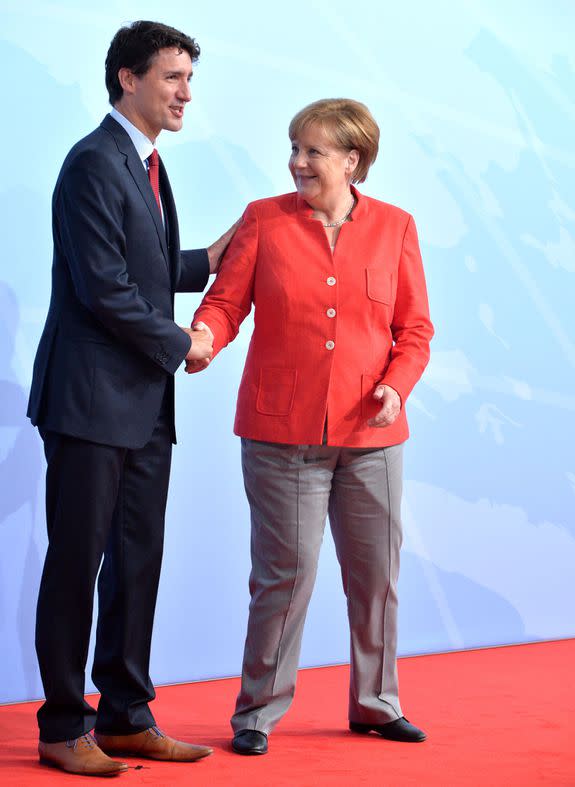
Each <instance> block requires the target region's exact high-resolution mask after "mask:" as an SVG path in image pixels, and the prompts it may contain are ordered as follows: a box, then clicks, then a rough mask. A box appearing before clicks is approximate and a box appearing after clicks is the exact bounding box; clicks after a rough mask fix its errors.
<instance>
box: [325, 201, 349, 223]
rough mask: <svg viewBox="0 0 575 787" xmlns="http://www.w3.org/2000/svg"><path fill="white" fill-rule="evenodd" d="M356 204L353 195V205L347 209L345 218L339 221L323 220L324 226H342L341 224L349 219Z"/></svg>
mask: <svg viewBox="0 0 575 787" xmlns="http://www.w3.org/2000/svg"><path fill="white" fill-rule="evenodd" d="M354 206H355V197H352V198H351V205H350V206H349V208H348V210H347V213H346V214H345V216H344V217H343V219H338V220H337V221H328V223H327V224H324V223H323V222H322V226H323V227H325V228H326V229H327V228H328V227H341V225H342V224H343V223H344V222H346V221H347V220H348V219H349V216H350V213H351V212H352V210H353V209H354Z"/></svg>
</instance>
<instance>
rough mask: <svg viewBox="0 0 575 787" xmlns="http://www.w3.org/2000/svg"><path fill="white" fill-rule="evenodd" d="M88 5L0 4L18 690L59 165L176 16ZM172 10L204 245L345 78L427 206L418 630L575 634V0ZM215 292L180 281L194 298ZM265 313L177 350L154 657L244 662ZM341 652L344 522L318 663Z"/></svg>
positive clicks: (406, 594)
mask: <svg viewBox="0 0 575 787" xmlns="http://www.w3.org/2000/svg"><path fill="white" fill-rule="evenodd" d="M194 6H195V8H194ZM93 9H94V10H84V8H82V7H80V6H79V5H78V3H77V2H75V0H74V2H72V0H66V1H62V0H60V1H59V2H58V0H55V2H51V3H45V2H40V0H30V2H28V3H26V4H25V5H22V4H21V3H16V2H6V1H5V0H2V1H1V2H0V10H1V25H0V30H1V32H0V82H1V94H2V116H3V122H2V128H1V131H0V150H1V152H2V153H1V158H2V163H1V171H2V180H1V183H0V222H1V225H2V246H1V248H2V266H1V274H0V394H1V402H2V404H1V409H0V483H1V490H2V491H1V498H0V642H1V643H2V644H1V650H0V653H1V656H0V659H1V663H0V700H4V701H10V700H19V699H25V698H32V697H38V696H40V695H41V692H42V689H41V684H40V681H39V677H38V672H37V668H36V662H35V654H34V643H33V636H34V635H33V628H34V608H35V599H36V592H37V587H38V582H39V575H40V570H41V564H42V559H43V554H44V550H45V546H46V537H45V524H44V517H43V493H44V490H43V458H42V450H41V444H40V441H39V439H38V437H37V435H36V433H35V431H34V430H33V429H32V428H31V427H30V426H29V424H28V422H27V421H26V419H25V416H24V411H25V404H26V399H27V394H28V387H29V383H30V375H31V365H32V359H33V356H34V352H35V349H36V344H37V341H38V337H39V334H40V331H41V328H42V324H43V320H44V316H45V311H46V307H47V302H48V295H49V281H50V258H51V239H50V196H51V190H52V187H53V184H54V182H55V179H56V176H57V173H58V169H59V167H60V164H61V162H62V160H63V158H64V156H65V154H66V152H67V150H68V148H69V147H70V146H71V145H72V144H73V143H74V142H75V141H76V140H77V139H78V138H80V137H81V136H83V135H84V134H86V133H88V132H89V131H90V130H91V129H92V128H93V127H94V126H95V125H96V124H97V123H98V122H99V121H100V120H101V118H102V116H103V115H104V113H105V112H106V111H107V105H106V93H105V90H104V85H103V63H104V57H105V53H106V50H107V47H108V44H109V41H110V39H111V37H112V35H113V33H114V32H115V30H116V29H117V27H119V26H120V25H121V24H122V23H124V22H125V21H130V20H133V19H137V18H156V17H157V16H158V5H157V3H151V2H147V1H143V2H122V0H117V1H116V2H114V1H113V0H101V2H99V3H97V4H96V5H95V6H93ZM161 17H162V19H163V21H166V22H168V23H170V24H173V25H175V26H177V27H181V28H182V29H184V30H185V31H187V32H189V33H191V34H192V35H194V36H196V37H197V39H198V41H199V42H200V44H201V47H202V50H203V55H202V58H201V62H200V64H199V65H198V67H197V69H196V75H195V77H194V79H193V85H192V89H193V102H192V104H191V106H190V107H189V108H188V110H187V113H186V115H187V116H186V122H185V128H184V130H183V131H182V132H181V133H180V134H178V135H169V134H167V133H165V134H164V135H163V136H162V137H161V138H160V149H161V152H162V155H163V157H164V159H165V161H166V164H167V167H168V170H169V172H170V176H171V180H172V184H173V187H174V191H175V193H176V198H177V202H178V206H179V215H180V223H181V225H182V236H183V238H182V240H183V246H184V247H197V246H202V245H205V244H208V243H209V242H210V241H212V240H213V239H214V238H215V237H216V236H218V235H219V234H220V232H221V231H223V230H224V229H225V228H226V227H227V226H228V225H229V224H230V223H231V222H232V220H233V219H235V217H236V216H238V215H239V214H240V213H241V212H242V210H243V208H244V206H245V205H246V203H247V202H248V201H249V200H252V199H256V198H259V197H264V196H268V195H271V194H277V193H282V192H285V191H289V190H292V184H291V182H290V177H289V174H288V171H287V167H286V163H287V157H288V152H289V141H288V139H287V134H286V129H287V125H288V122H289V120H290V118H291V116H292V115H293V114H294V113H295V112H296V111H297V110H298V109H300V108H301V107H302V106H303V105H304V104H306V103H308V102H309V101H311V100H314V99H317V98H320V97H326V96H341V95H343V96H351V97H353V98H356V99H359V100H361V101H364V102H366V103H367V104H368V106H369V107H370V108H371V110H372V111H373V113H374V114H375V116H376V118H377V119H378V121H379V123H380V125H381V130H382V144H381V156H380V159H379V160H378V162H377V163H376V165H375V166H374V168H373V170H372V173H371V175H370V178H369V180H368V183H367V184H366V186H365V191H366V192H367V193H369V194H372V195H374V196H376V197H379V198H381V199H385V200H387V201H389V202H393V203H397V204H399V205H401V206H402V207H403V208H405V209H407V210H409V211H410V212H412V213H413V214H414V215H415V217H416V220H417V224H418V228H419V233H420V237H421V241H422V249H423V253H424V259H425V264H426V270H427V276H428V282H429V291H430V299H431V308H432V316H433V318H434V322H435V324H436V328H437V333H436V338H435V340H434V342H433V353H432V360H431V364H430V366H429V368H428V371H427V372H426V374H425V377H424V379H423V381H422V382H421V383H420V384H419V385H418V387H417V388H416V390H415V392H414V394H413V396H412V398H411V401H410V404H409V414H410V421H411V428H412V434H413V437H412V439H411V441H410V442H409V444H408V448H407V453H406V473H405V476H406V483H405V505H404V521H405V531H406V532H405V545H404V552H403V568H402V576H401V632H400V634H401V635H400V651H401V653H402V654H411V653H420V652H428V651H438V650H448V649H453V648H469V647H475V646H484V645H493V644H500V643H509V642H518V641H525V640H537V639H546V638H555V637H567V636H573V635H574V634H575V624H574V618H573V609H575V604H574V600H575V594H574V592H573V566H574V564H575V540H574V538H575V521H574V515H573V510H574V502H575V499H574V494H575V458H574V456H575V455H574V452H573V438H574V432H575V430H574V419H575V393H574V391H573V387H574V386H573V380H574V367H575V344H574V330H573V329H574V324H575V319H574V317H573V311H574V309H573V302H574V298H573V287H574V284H575V275H574V274H575V240H574V238H575V221H574V220H575V199H574V196H575V134H574V119H575V106H574V104H573V97H574V96H575V78H574V70H573V69H574V60H573V46H572V31H573V29H574V28H575V5H573V3H572V2H570V0H554V2H552V3H548V2H544V0H538V1H537V2H536V1H535V0H521V1H519V0H517V1H514V0H506V2H504V3H501V2H500V1H499V0H462V2H459V3H453V2H451V1H450V0H443V1H442V0H436V2H434V3H428V2H425V0H419V1H418V0H404V2H403V3H396V2H393V3H392V2H387V0H383V2H377V3H376V2H375V0H373V2H368V1H367V0H356V1H355V2H354V3H352V4H350V3H348V2H344V0H329V2H328V1H327V0H292V2H290V3H288V4H283V5H282V4H280V5H273V4H270V3H269V2H268V0H266V1H265V2H264V1H263V0H262V1H261V2H249V0H248V1H247V2H243V3H236V2H231V1H230V0H222V1H221V2H219V3H197V4H190V3H189V2H184V0H172V1H171V2H170V0H168V2H166V3H164V4H163V6H162V10H161ZM197 302H198V301H197V299H196V298H194V297H191V296H185V297H180V299H179V301H178V304H177V311H178V318H179V319H180V320H181V321H183V322H184V323H187V322H188V320H189V319H190V317H191V315H192V313H193V310H194V308H195V305H196V304H197ZM249 333H250V325H249V324H246V325H245V326H244V329H243V330H242V332H241V335H240V337H239V338H238V340H237V341H236V342H235V344H234V345H233V346H232V347H231V348H230V349H228V350H227V351H226V352H225V353H223V354H222V356H220V358H218V359H217V361H216V362H215V363H214V364H213V366H211V367H210V369H209V370H208V371H207V372H206V373H204V374H203V375H196V376H194V377H192V378H190V377H187V376H186V375H184V374H183V373H182V374H179V375H178V384H177V387H178V427H179V435H180V445H179V446H178V447H177V449H176V451H175V457H174V467H173V477H172V486H171V493H170V500H169V511H168V530H167V539H166V553H165V561H164V571H163V577H162V584H161V591H160V599H159V606H158V614H157V623H156V629H155V639H154V649H153V664H152V674H153V677H154V679H155V680H156V681H157V682H158V683H162V682H175V681H185V680H190V679H197V678H207V677H212V676H224V675H233V674H237V673H238V672H239V668H240V663H241V652H242V647H243V636H244V629H245V622H246V613H247V604H248V593H247V578H248V570H249V560H248V547H249V526H248V514H247V509H246V504H245V502H244V497H243V491H242V482H241V477H240V469H239V446H238V440H237V438H234V437H233V436H232V422H233V412H234V405H235V394H236V390H237V385H238V382H239V376H240V373H241V369H242V364H243V358H244V353H245V349H246V346H247V342H248V339H249ZM78 527H79V533H81V523H78ZM347 657H348V641H347V631H346V621H345V604H344V599H343V594H342V591H341V589H340V581H339V573H338V567H337V562H336V559H335V555H334V550H333V546H332V542H331V537H327V536H326V539H325V544H324V549H323V554H322V558H321V566H320V572H319V577H318V582H317V587H316V591H315V595H314V599H313V602H312V605H311V609H310V613H309V617H308V622H307V628H306V634H305V641H304V648H303V654H302V664H304V665H317V664H326V663H334V662H342V661H346V660H347Z"/></svg>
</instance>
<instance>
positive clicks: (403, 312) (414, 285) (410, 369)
mask: <svg viewBox="0 0 575 787" xmlns="http://www.w3.org/2000/svg"><path fill="white" fill-rule="evenodd" d="M391 333H392V337H393V341H394V344H393V347H392V349H391V361H390V363H389V366H388V367H387V370H386V372H385V374H384V376H383V379H382V380H381V381H380V382H381V383H384V384H385V385H390V386H391V387H392V388H394V389H395V390H396V391H397V392H398V394H399V395H400V397H401V401H402V404H405V401H406V399H407V397H408V396H409V394H410V393H411V391H412V389H413V387H414V385H415V384H416V382H417V381H418V380H419V378H420V377H421V375H422V374H423V370H424V369H425V367H426V366H427V362H428V361H429V343H430V341H431V338H432V336H433V325H432V324H431V320H430V319H429V305H428V302H427V287H426V284H425V275H424V272H423V263H422V261H421V253H420V251H419V243H418V240H417V230H416V228H415V222H414V221H413V218H412V217H411V216H410V217H409V221H408V223H407V227H406V230H405V234H404V237H403V243H402V249H401V256H400V260H399V267H398V278H397V294H396V299H395V306H394V311H393V318H392V322H391Z"/></svg>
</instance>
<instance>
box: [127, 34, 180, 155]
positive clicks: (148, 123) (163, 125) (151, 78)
mask: <svg viewBox="0 0 575 787" xmlns="http://www.w3.org/2000/svg"><path fill="white" fill-rule="evenodd" d="M191 78H192V60H191V58H190V56H189V54H188V53H187V52H186V51H185V50H179V49H177V48H175V47H173V48H169V49H160V50H159V51H158V53H157V54H156V55H155V57H154V59H153V60H152V64H151V66H150V68H149V69H148V71H147V72H146V73H145V74H144V75H143V76H136V75H134V74H132V75H130V78H129V84H128V87H127V88H126V87H124V96H125V98H126V99H127V101H128V102H129V106H130V114H131V115H132V117H131V118H130V120H132V122H133V123H134V125H135V126H137V127H138V128H139V129H140V131H142V132H143V133H144V134H145V135H146V136H147V137H148V138H149V139H151V140H152V142H154V141H155V139H156V137H157V136H158V134H159V133H160V131H162V129H166V130H167V131H179V130H180V129H181V128H182V125H183V122H184V107H185V106H186V104H187V103H188V101H190V100H191V98H192V96H191V93H190V79H191Z"/></svg>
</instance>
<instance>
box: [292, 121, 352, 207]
mask: <svg viewBox="0 0 575 787" xmlns="http://www.w3.org/2000/svg"><path fill="white" fill-rule="evenodd" d="M291 151H292V152H291V156H290V160H289V169H290V172H291V174H292V177H293V179H294V183H295V187H296V189H297V190H298V194H299V195H300V196H301V197H303V198H304V199H305V200H306V202H308V203H309V204H310V205H312V207H318V208H320V207H322V205H324V204H329V203H330V202H333V201H336V200H337V199H338V197H339V198H341V196H342V194H343V193H344V192H349V183H350V179H351V176H352V174H353V171H354V169H355V168H356V166H357V163H358V161H359V155H358V152H357V150H351V151H349V150H343V149H342V148H339V147H337V146H336V145H335V144H334V142H333V140H332V139H331V138H330V137H329V135H328V134H327V133H326V132H325V131H324V129H323V128H322V127H321V126H318V125H317V124H314V123H310V124H309V125H308V126H305V128H304V129H303V130H302V131H301V132H300V134H299V136H298V137H297V138H296V139H292V148H291Z"/></svg>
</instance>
